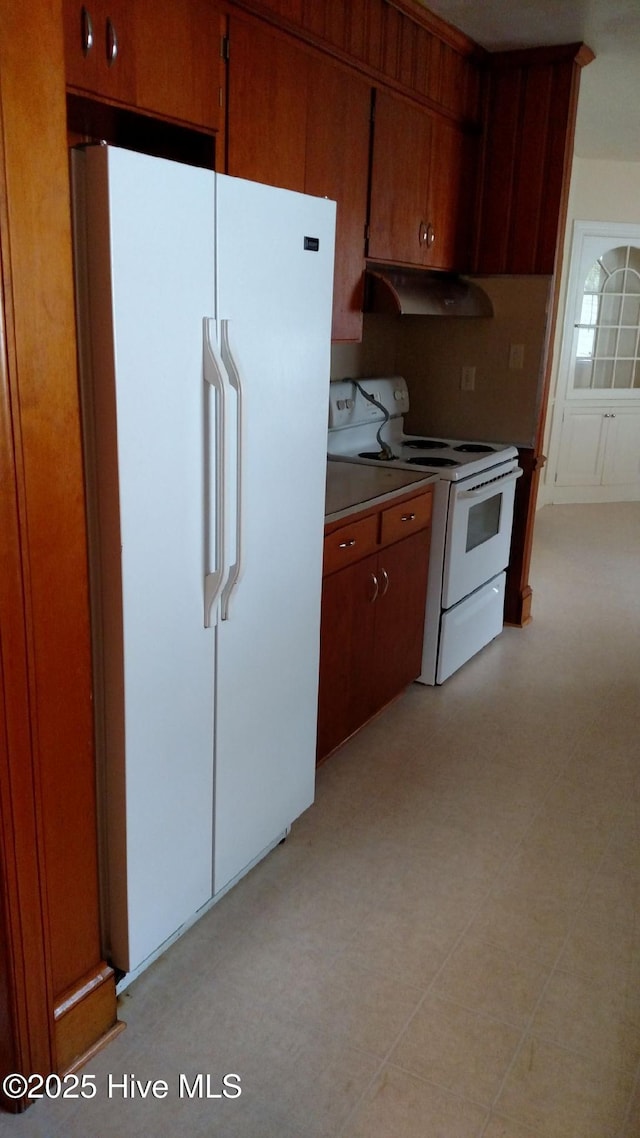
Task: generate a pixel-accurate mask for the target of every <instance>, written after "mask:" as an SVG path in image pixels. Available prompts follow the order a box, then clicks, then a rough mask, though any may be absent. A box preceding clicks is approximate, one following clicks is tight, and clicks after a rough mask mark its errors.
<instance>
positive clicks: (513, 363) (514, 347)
mask: <svg viewBox="0 0 640 1138" xmlns="http://www.w3.org/2000/svg"><path fill="white" fill-rule="evenodd" d="M509 367H510V369H511V370H512V371H520V370H521V369H522V368H523V367H524V344H511V346H510V348H509Z"/></svg>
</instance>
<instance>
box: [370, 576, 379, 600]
mask: <svg viewBox="0 0 640 1138" xmlns="http://www.w3.org/2000/svg"><path fill="white" fill-rule="evenodd" d="M371 581H372V584H373V596H372V597H369V604H373V602H374V601H375V600H376V599H377V596H378V591H379V589H380V585H379V584H378V578H377V577H376V575H375V573H372V574H371Z"/></svg>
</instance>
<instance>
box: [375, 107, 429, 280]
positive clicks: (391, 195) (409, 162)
mask: <svg viewBox="0 0 640 1138" xmlns="http://www.w3.org/2000/svg"><path fill="white" fill-rule="evenodd" d="M431 134H432V118H431V116H430V115H429V114H427V112H426V111H423V110H422V109H421V108H420V107H417V106H415V105H412V104H411V103H408V102H406V101H405V100H403V99H399V98H397V97H396V96H395V95H390V94H388V93H387V92H386V91H380V90H379V91H378V92H377V94H376V103H375V121H374V125H373V164H372V171H371V207H370V215H369V247H368V255H369V257H370V258H371V259H372V260H380V261H394V262H400V263H402V262H404V263H406V264H410V265H422V264H423V263H424V255H425V250H426V247H427V245H428V242H429V224H430V220H429V164H430V157H431Z"/></svg>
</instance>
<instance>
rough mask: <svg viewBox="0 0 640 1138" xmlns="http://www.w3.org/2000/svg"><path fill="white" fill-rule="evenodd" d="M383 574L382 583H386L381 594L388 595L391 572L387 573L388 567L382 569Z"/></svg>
mask: <svg viewBox="0 0 640 1138" xmlns="http://www.w3.org/2000/svg"><path fill="white" fill-rule="evenodd" d="M381 575H382V583H383V585H384V588H383V590H382V593H381V594H380V595H381V596H382V597H386V595H387V591H388V589H389V574H388V573H387V570H386V569H382V570H381Z"/></svg>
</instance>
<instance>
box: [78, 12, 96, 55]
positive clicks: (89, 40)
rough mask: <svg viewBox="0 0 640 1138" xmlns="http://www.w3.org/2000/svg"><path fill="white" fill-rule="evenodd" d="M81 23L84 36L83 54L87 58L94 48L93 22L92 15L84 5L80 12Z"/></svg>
mask: <svg viewBox="0 0 640 1138" xmlns="http://www.w3.org/2000/svg"><path fill="white" fill-rule="evenodd" d="M80 22H81V29H82V30H81V36H82V54H83V55H84V56H87V55H88V54H89V52H90V51H91V49H92V47H93V20H92V19H91V13H90V12H89V11H88V10H87V9H86V8H85V6H84V4H83V5H82V10H81V12H80Z"/></svg>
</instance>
